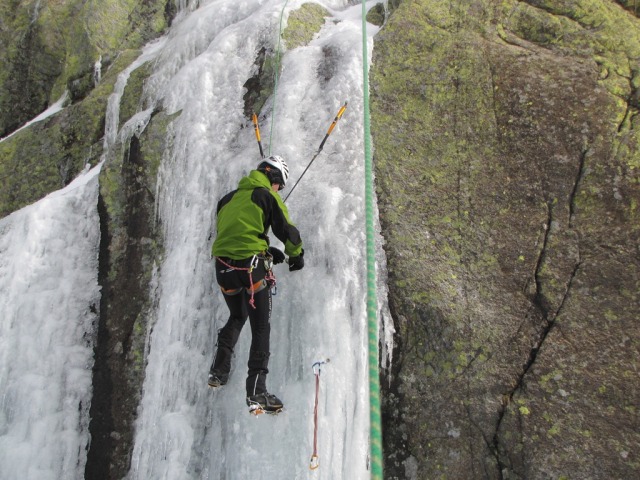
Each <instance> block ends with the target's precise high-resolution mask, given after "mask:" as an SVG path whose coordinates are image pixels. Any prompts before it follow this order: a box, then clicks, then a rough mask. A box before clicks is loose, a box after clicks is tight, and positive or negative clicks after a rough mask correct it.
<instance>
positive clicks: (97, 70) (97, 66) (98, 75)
mask: <svg viewBox="0 0 640 480" xmlns="http://www.w3.org/2000/svg"><path fill="white" fill-rule="evenodd" d="M100 80H102V55H100V57H98V60H96V63H94V64H93V84H94V85H95V86H98V84H99V83H100Z"/></svg>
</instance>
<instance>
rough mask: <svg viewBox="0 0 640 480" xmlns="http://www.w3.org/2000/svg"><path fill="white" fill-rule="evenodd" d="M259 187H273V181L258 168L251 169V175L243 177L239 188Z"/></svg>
mask: <svg viewBox="0 0 640 480" xmlns="http://www.w3.org/2000/svg"><path fill="white" fill-rule="evenodd" d="M258 187H265V188H271V182H270V181H269V179H268V178H267V176H266V175H265V174H264V173H262V172H259V171H258V170H251V172H250V173H249V175H248V176H246V177H243V178H242V179H241V180H240V182H239V183H238V190H248V189H254V188H258Z"/></svg>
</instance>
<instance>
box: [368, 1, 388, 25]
mask: <svg viewBox="0 0 640 480" xmlns="http://www.w3.org/2000/svg"><path fill="white" fill-rule="evenodd" d="M384 16H385V12H384V4H382V3H378V4H376V5H375V6H374V7H373V8H371V9H370V10H369V11H368V12H367V22H369V23H371V24H372V25H377V26H378V27H381V26H382V24H383V23H384Z"/></svg>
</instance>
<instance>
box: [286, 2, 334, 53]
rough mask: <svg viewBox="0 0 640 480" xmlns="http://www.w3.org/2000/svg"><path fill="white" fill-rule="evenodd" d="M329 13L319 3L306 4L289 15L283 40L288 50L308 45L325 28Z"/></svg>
mask: <svg viewBox="0 0 640 480" xmlns="http://www.w3.org/2000/svg"><path fill="white" fill-rule="evenodd" d="M328 16H330V14H329V11H328V10H327V9H326V8H324V7H322V6H321V5H318V4H317V3H304V4H302V6H301V7H300V8H299V9H297V10H294V11H293V12H291V13H290V14H289V18H288V19H287V27H286V28H285V29H284V31H283V32H282V39H283V41H284V44H285V46H286V48H287V49H289V50H293V49H294V48H297V47H301V46H304V45H308V44H309V42H311V40H313V37H315V35H316V34H317V33H318V32H319V31H320V29H321V28H322V27H323V25H324V22H325V18H326V17H328Z"/></svg>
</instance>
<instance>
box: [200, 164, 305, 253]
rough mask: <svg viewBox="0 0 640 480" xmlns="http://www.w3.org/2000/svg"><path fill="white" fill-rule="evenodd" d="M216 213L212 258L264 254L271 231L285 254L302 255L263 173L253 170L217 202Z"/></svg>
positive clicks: (299, 243)
mask: <svg viewBox="0 0 640 480" xmlns="http://www.w3.org/2000/svg"><path fill="white" fill-rule="evenodd" d="M217 214H218V220H217V230H218V233H217V236H216V239H215V241H214V242H213V247H212V249H211V252H212V254H213V256H214V257H227V258H231V259H233V260H242V259H245V258H250V257H252V256H253V255H256V254H258V253H261V252H265V251H266V250H267V248H268V247H269V242H268V237H267V235H268V233H269V229H270V228H271V229H272V230H273V233H274V235H275V236H276V237H278V239H279V240H280V241H281V242H282V243H284V252H285V253H286V254H287V255H289V256H290V257H297V256H298V255H300V253H301V252H302V239H301V238H300V232H299V231H298V229H297V228H296V227H295V225H294V224H293V223H291V220H290V219H289V212H288V210H287V207H286V206H285V204H284V203H283V201H282V199H281V198H280V195H278V194H277V193H276V192H274V191H273V190H271V183H270V182H269V179H268V178H267V176H266V175H265V174H264V173H262V172H259V171H257V170H252V171H251V172H250V173H249V176H247V177H244V178H242V179H241V180H240V183H239V184H238V189H237V190H234V191H233V192H230V193H228V194H226V195H225V196H224V197H222V199H221V200H220V201H219V202H218V208H217Z"/></svg>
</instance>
